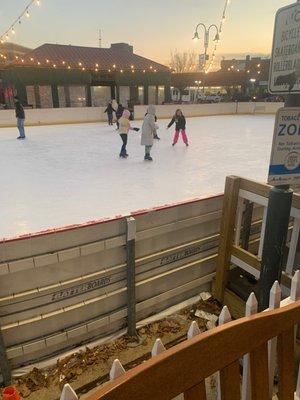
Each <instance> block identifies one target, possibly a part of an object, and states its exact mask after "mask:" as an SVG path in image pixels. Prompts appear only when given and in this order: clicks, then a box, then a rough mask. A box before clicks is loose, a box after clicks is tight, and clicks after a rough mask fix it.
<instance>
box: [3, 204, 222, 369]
mask: <svg viewBox="0 0 300 400" xmlns="http://www.w3.org/2000/svg"><path fill="white" fill-rule="evenodd" d="M221 208H222V196H217V197H211V198H207V199H200V200H195V201H189V202H185V203H182V204H178V205H174V206H166V207H162V208H157V209H152V210H149V211H144V212H139V213H135V214H133V215H131V217H130V218H129V219H128V217H119V218H115V219H112V220H104V221H102V222H94V223H90V224H86V225H83V226H74V227H69V228H67V229H61V230H59V229H57V230H53V231H50V232H48V233H42V234H37V235H32V236H30V235H28V236H25V237H21V238H18V239H15V240H9V241H1V242H0V274H1V281H0V323H1V333H2V339H3V342H4V343H3V346H4V348H5V352H4V353H5V354H6V356H7V359H8V360H9V365H12V366H16V365H20V364H24V363H30V362H32V361H37V360H41V359H42V358H44V357H47V356H50V355H53V354H56V353H60V352H62V351H63V350H65V349H69V348H72V347H76V346H78V345H79V344H82V343H84V342H88V341H90V340H92V339H95V338H99V337H103V336H105V335H108V334H109V333H112V332H117V331H119V330H120V329H121V328H124V327H126V326H127V317H128V309H127V305H128V303H129V302H130V301H131V300H132V299H131V298H130V297H131V294H130V292H128V293H127V286H128V279H132V277H130V276H129V264H130V266H131V267H132V265H131V264H132V263H134V264H133V271H134V273H135V281H136V285H135V299H134V302H135V304H136V317H137V320H141V319H143V318H145V317H148V316H149V315H152V314H153V313H157V312H159V311H161V310H163V309H165V308H167V307H169V306H171V305H174V304H178V303H180V302H181V301H183V300H185V299H187V298H190V297H192V296H194V295H196V294H198V293H199V291H201V290H207V289H210V287H211V282H212V279H213V278H214V276H215V268H216V257H217V255H216V253H217V247H218V240H219V229H220V218H221ZM132 240H134V242H135V243H133V245H134V248H132V242H131V241H132ZM129 242H131V246H130V248H131V249H132V251H134V252H135V257H134V256H133V257H132V254H134V253H131V254H128V248H129ZM132 258H133V259H132ZM133 295H134V293H133ZM0 339H1V338H0ZM0 347H1V343H0ZM0 361H1V360H0Z"/></svg>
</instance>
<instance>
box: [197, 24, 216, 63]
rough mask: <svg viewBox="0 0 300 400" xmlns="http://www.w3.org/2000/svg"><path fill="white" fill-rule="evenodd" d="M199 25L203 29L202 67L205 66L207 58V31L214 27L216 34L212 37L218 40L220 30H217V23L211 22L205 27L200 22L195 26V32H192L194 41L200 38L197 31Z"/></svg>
mask: <svg viewBox="0 0 300 400" xmlns="http://www.w3.org/2000/svg"><path fill="white" fill-rule="evenodd" d="M200 26H201V27H202V28H203V29H204V65H203V68H205V64H206V58H207V50H208V46H209V33H210V31H211V29H215V30H216V36H215V38H214V41H215V42H218V41H219V40H220V32H219V28H218V27H217V25H215V24H211V25H210V26H209V27H208V28H207V27H206V25H205V24H203V23H202V22H200V23H199V24H198V25H197V26H196V29H195V33H194V37H193V40H195V41H197V40H199V39H200V37H199V32H198V29H199V28H200Z"/></svg>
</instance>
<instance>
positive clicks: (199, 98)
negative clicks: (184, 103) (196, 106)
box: [197, 92, 206, 103]
mask: <svg viewBox="0 0 300 400" xmlns="http://www.w3.org/2000/svg"><path fill="white" fill-rule="evenodd" d="M205 100H206V96H205V94H204V93H203V92H198V93H197V103H205Z"/></svg>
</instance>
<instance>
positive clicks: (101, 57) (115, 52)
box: [14, 43, 169, 71]
mask: <svg viewBox="0 0 300 400" xmlns="http://www.w3.org/2000/svg"><path fill="white" fill-rule="evenodd" d="M22 60H23V61H22ZM14 64H15V65H20V64H21V65H30V66H53V65H55V66H56V67H68V66H70V67H71V68H86V69H95V68H99V70H103V69H105V70H107V69H116V70H120V69H123V70H128V69H135V70H157V71H169V68H168V67H166V66H165V65H162V64H159V63H157V62H155V61H152V60H149V59H147V58H145V57H141V56H139V55H137V54H134V53H133V48H132V47H131V46H129V45H128V44H126V43H118V44H113V45H112V46H111V47H110V48H97V47H84V46H71V45H62V44H48V43H46V44H43V45H42V46H40V47H38V48H36V49H35V50H32V51H30V52H29V53H27V54H26V55H25V56H24V57H23V58H22V59H20V58H19V59H16V60H15V62H14Z"/></svg>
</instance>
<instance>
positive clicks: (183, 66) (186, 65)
mask: <svg viewBox="0 0 300 400" xmlns="http://www.w3.org/2000/svg"><path fill="white" fill-rule="evenodd" d="M170 67H171V68H172V69H173V70H174V71H175V72H178V73H183V72H195V71H197V70H198V60H197V54H196V53H195V51H194V50H189V51H188V52H183V53H180V52H179V51H177V50H174V51H172V52H171V60H170Z"/></svg>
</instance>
